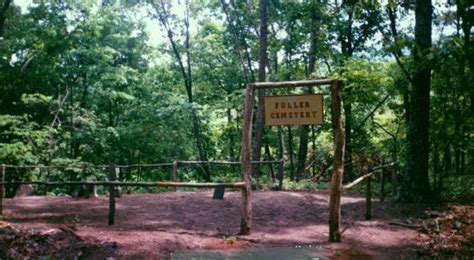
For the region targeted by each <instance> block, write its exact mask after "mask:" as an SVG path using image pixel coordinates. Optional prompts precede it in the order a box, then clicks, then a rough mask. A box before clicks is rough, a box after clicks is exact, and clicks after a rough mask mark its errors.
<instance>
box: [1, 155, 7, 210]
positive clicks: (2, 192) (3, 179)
mask: <svg viewBox="0 0 474 260" xmlns="http://www.w3.org/2000/svg"><path fill="white" fill-rule="evenodd" d="M5 170H6V166H5V164H2V170H1V171H0V181H1V182H2V183H3V182H5ZM4 195H5V185H3V184H1V185H0V215H3V197H4Z"/></svg>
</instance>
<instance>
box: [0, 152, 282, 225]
mask: <svg viewBox="0 0 474 260" xmlns="http://www.w3.org/2000/svg"><path fill="white" fill-rule="evenodd" d="M180 164H182V165H199V164H216V165H239V164H240V162H232V161H178V160H176V161H174V162H173V163H158V164H131V165H116V164H108V165H93V164H87V163H84V164H81V165H10V164H1V165H0V214H1V215H3V198H4V197H5V196H4V195H5V193H4V189H5V186H6V185H21V184H34V185H45V186H67V185H78V186H87V187H91V186H99V185H101V186H106V187H108V191H109V192H108V193H109V194H108V197H109V211H108V224H109V225H113V224H114V223H115V197H116V195H117V193H118V191H117V190H116V187H119V186H121V187H123V186H134V187H171V188H172V190H173V191H176V188H178V187H182V188H233V189H240V190H243V189H245V188H246V187H247V185H246V183H245V182H243V181H241V182H233V183H224V182H218V183H214V182H204V183H202V182H201V183H194V182H178V181H177V180H178V177H179V175H178V167H179V165H180ZM252 164H279V165H282V164H284V162H283V161H282V160H274V161H253V162H252ZM131 167H172V177H171V178H172V181H158V182H124V181H117V173H118V171H119V170H120V169H123V168H131ZM7 168H13V169H14V168H16V169H18V168H23V169H49V170H51V169H73V168H76V169H79V168H80V169H82V171H81V181H56V182H53V181H31V180H30V181H9V182H6V181H5V176H6V169H7ZM87 168H101V169H104V170H107V169H108V172H109V174H108V180H107V181H86V180H85V171H86V170H87ZM244 193H245V192H244ZM245 194H247V193H245ZM243 199H246V196H245V195H244V196H243ZM247 201H248V200H247ZM246 203H247V202H246ZM242 218H250V216H242Z"/></svg>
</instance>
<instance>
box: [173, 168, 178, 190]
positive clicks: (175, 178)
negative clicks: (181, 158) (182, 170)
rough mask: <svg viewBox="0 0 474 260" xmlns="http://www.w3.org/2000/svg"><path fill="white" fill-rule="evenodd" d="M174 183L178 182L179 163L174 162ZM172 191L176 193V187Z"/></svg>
mask: <svg viewBox="0 0 474 260" xmlns="http://www.w3.org/2000/svg"><path fill="white" fill-rule="evenodd" d="M172 178H173V182H177V181H178V161H174V162H173V176H172ZM171 190H172V191H174V192H176V187H173V188H171Z"/></svg>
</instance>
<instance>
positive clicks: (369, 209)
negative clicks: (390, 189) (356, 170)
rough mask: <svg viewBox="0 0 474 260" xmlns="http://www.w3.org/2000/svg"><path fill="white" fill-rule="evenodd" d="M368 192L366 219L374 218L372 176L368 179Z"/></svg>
mask: <svg viewBox="0 0 474 260" xmlns="http://www.w3.org/2000/svg"><path fill="white" fill-rule="evenodd" d="M366 182H367V191H366V194H365V219H366V220H369V219H371V218H372V187H371V186H372V185H371V183H372V176H370V177H368V178H367V181H366Z"/></svg>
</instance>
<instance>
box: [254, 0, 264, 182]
mask: <svg viewBox="0 0 474 260" xmlns="http://www.w3.org/2000/svg"><path fill="white" fill-rule="evenodd" d="M259 13H260V37H259V42H260V49H259V62H258V81H259V82H264V81H265V80H266V71H265V69H266V67H267V34H268V27H267V0H260V4H259ZM263 96H265V89H259V90H258V105H257V113H256V120H255V142H254V147H253V151H252V160H253V161H260V157H261V153H262V138H263V134H264V132H263ZM259 166H260V165H259V164H253V165H252V174H259V173H258V171H259Z"/></svg>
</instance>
